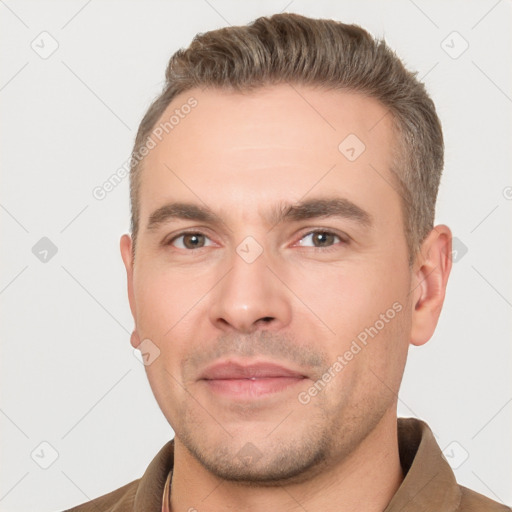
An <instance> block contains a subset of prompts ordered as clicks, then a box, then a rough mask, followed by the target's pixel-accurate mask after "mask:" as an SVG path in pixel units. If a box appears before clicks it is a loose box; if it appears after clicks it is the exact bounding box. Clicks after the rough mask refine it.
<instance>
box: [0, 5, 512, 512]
mask: <svg viewBox="0 0 512 512" xmlns="http://www.w3.org/2000/svg"><path fill="white" fill-rule="evenodd" d="M288 2H289V0H282V1H278V0H273V1H266V2H251V3H249V2H243V3H242V2H234V1H221V0H208V1H206V0H204V1H202V0H195V1H187V2H185V1H179V2H178V1H166V2H163V1H160V2H157V1H147V2H142V1H131V2H129V1H123V2H121V1H115V2H114V1H109V2H107V1H104V2H100V1H99V0H92V1H91V0H89V1H85V0H77V1H69V0H67V1H65V2H64V1H61V2H57V1H55V2H50V1H33V2H28V1H14V0H2V1H0V34H1V36H0V37H1V45H0V52H1V77H0V99H1V108H2V124H1V136H2V151H1V164H2V186H1V190H0V221H1V229H2V244H1V245H0V251H1V258H2V259H1V265H0V271H1V275H0V305H1V308H2V315H3V316H2V324H1V329H2V331H1V368H0V370H1V374H0V375H1V397H0V398H1V400H0V429H1V434H2V435H1V445H0V446H1V450H2V451H1V457H2V463H1V464H0V468H1V483H0V510H1V511H13V512H15V511H18V512H22V511H33V510H36V509H37V510H39V511H42V512H44V511H52V510H63V509H65V508H67V507H70V506H72V505H77V504H78V503H81V502H84V501H87V500H88V499H90V498H93V497H96V496H99V495H102V494H104V493H106V492H109V491H111V490H113V489H116V488H118V487H120V486H121V485H124V484H126V483H128V482H129V481H131V480H134V479H136V478H139V477H140V476H141V475H142V473H143V472H144V470H145V468H146V466H147V464H148V463H149V462H150V460H151V459H152V458H153V457H154V455H155V454H156V453H157V451H158V450H159V449H160V447H161V446H162V445H163V444H164V443H165V442H166V441H167V440H169V439H170V438H171V437H172V435H173V433H172V430H171V429H170V427H169V425H168V424H167V422H166V420H165V418H164V417H163V415H162V414H161V412H160V410H159V408H158V406H157V405H156V402H155V400H154V398H153V395H152V393H151V390H150V388H149V385H148V383H147V380H146V377H145V373H144V368H143V366H142V365H141V364H140V362H139V361H138V360H137V359H136V358H135V357H134V355H133V351H132V348H131V346H130V343H129V334H130V332H131V329H132V327H133V322H132V319H131V316H130V311H129V307H128V301H127V297H126V289H125V287H126V280H125V274H124V268H123V266H122V261H121V258H120V255H119V237H120V236H121V234H122V233H124V232H127V231H128V228H129V201H128V179H126V180H124V182H123V183H121V184H120V185H119V186H118V187H117V188H116V189H115V190H114V191H112V192H111V193H110V194H109V195H108V196H107V197H106V198H105V199H104V200H103V201H98V200H97V199H95V198H94V197H93V195H92V190H93V188H94V187H96V186H98V185H101V184H102V183H103V182H104V181H105V180H107V179H108V177H109V176H110V175H112V174H113V173H114V172H115V171H116V170H117V169H118V168H119V167H120V166H121V165H122V164H123V163H124V162H125V161H126V159H127V158H128V156H129V153H130V150H131V145H132V142H133V139H134V137H135V133H136V129H137V126H138V123H139V121H140V120H141V117H142V115H143V113H144V112H145V110H146V108H147V107H148V105H149V103H150V101H151V100H152V99H153V98H154V97H155V96H156V95H157V94H158V92H159V91H160V88H161V86H162V84H163V77H164V70H165V67H166V64H167V61H168V59H169V57H170V56H171V54H172V53H174V52H175V51H176V50H178V49H179V48H180V47H184V46H187V45H188V44H189V43H190V41H191V39H192V37H193V36H194V35H195V34H196V33H197V32H204V31H207V30H210V29H215V28H219V27H222V26H226V25H228V24H232V25H234V24H245V23H248V22H250V21H252V20H253V19H254V18H256V17H258V16H262V15H267V14H273V13H276V12H280V11H282V10H286V11H289V12H297V13H301V14H306V15H310V16H313V17H325V18H334V19H338V20H341V21H344V22H346V23H357V24H360V25H362V26H363V27H365V28H367V29H368V30H370V31H371V32H372V33H373V34H374V35H378V36H384V37H385V38H386V40H387V41H388V43H389V44H390V46H391V47H392V48H394V49H395V50H396V51H397V53H398V55H399V56H400V57H402V58H403V60H404V61H405V63H406V65H407V66H408V67H409V68H411V69H414V70H417V71H418V73H419V76H420V77H422V78H423V79H424V81H425V83H426V85H427V88H428V90H429V91H430V93H431V95H432V97H433V99H434V101H435V103H436V105H437V109H438V113H439V116H440V118H441V120H442V123H443V128H444V134H445V140H446V166H445V173H444V176H443V179H442V184H441V191H440V195H439V203H438V213H437V221H438V222H442V223H446V224H448V225H449V226H450V227H451V228H452V229H453V232H454V235H455V236H456V237H457V238H458V239H459V240H460V242H457V243H458V244H459V246H458V247H459V252H458V257H457V261H456V263H455V264H454V267H453V272H452V276H451V279H450V283H449V286H448V295H447V299H446V303H445V308H444V311H443V314H442V317H441V320H440V323H439V326H438V329H437V331H436V334H435V335H434V337H433V338H432V340H431V341H430V342H429V343H428V344H427V345H426V346H424V347H422V348H414V347H413V348H412V349H411V352H410V356H409V362H408V367H407V370H406V374H405V377H404V382H403V386H402V391H401V396H400V404H399V414H400V415H403V416H416V417H419V418H422V419H425V420H426V421H427V422H428V423H429V425H430V426H431V428H432V429H433V431H434V432H435V434H436V436H437V440H438V442H439V444H440V446H441V447H442V448H445V447H448V450H447V451H448V452H449V453H450V454H451V457H452V458H453V460H454V461H455V462H454V464H455V465H456V464H457V463H458V462H461V461H462V462H461V465H460V467H459V468H458V469H456V470H455V473H456V476H457V478H458V480H459V483H461V484H463V485H466V486H468V487H471V488H473V489H475V490H477V491H479V492H481V493H483V494H486V495H488V496H490V497H491V498H493V499H495V500H498V501H505V502H506V503H508V504H510V503H512V489H511V486H510V482H511V481H512V462H511V458H510V456H511V453H512V437H511V436H510V433H511V432H512V428H511V427H512V387H511V381H510V375H511V370H512V362H511V361H512V358H511V351H512V350H511V343H510V341H511V336H510V333H511V321H510V319H511V308H512V291H511V290H512V287H511V282H512V279H511V277H512V272H511V265H510V261H511V253H512V251H511V240H512V237H511V236H510V233H511V224H512V222H511V220H512V215H511V214H512V200H510V198H511V197H512V189H511V188H510V187H511V186H512V176H511V174H510V169H511V163H512V158H511V149H510V148H511V141H512V133H511V132H512V123H511V112H512V99H511V98H512V92H511V89H512V87H511V85H512V68H511V66H510V62H512V41H511V35H510V34H511V20H512V16H511V15H512V12H511V11H512V8H511V2H510V1H506V0H502V1H496V0H485V1H484V0H482V1H467V0H464V1H462V0H461V1H443V2H441V1H438V2H433V1H429V2H427V1H426V0H414V1H412V0H402V1H394V2H377V1H372V2H369V1H358V2H355V1H353V2H348V1H336V2H334V1H330V2H329V1H316V2H309V3H306V2H302V1H299V0H294V1H291V2H289V3H288ZM43 31H47V32H48V33H49V34H51V37H50V38H49V36H46V35H43V36H39V34H40V33H41V32H43ZM453 31H456V32H458V34H459V35H453V34H452V32H453ZM448 36H449V37H448ZM447 37H448V39H447ZM41 38H46V39H44V40H43V42H41ZM52 38H53V39H54V40H55V41H57V43H58V48H57V50H56V51H55V52H54V53H53V54H52V55H51V56H49V57H48V58H46V59H43V58H41V57H40V56H39V54H38V53H36V51H34V50H33V49H32V47H31V43H32V41H35V43H34V45H35V46H36V47H37V45H39V47H40V48H41V47H42V46H44V48H46V50H47V51H48V50H49V49H51V44H52ZM462 38H463V39H462ZM443 41H445V42H444V43H443ZM464 41H467V44H469V47H468V48H467V50H466V51H465V52H464V53H462V54H461V55H460V56H458V58H452V57H453V56H454V55H455V54H456V53H458V52H459V51H460V50H462V49H463V47H464V45H465V44H466V43H465V42H464ZM53 44H54V43H53ZM450 47H451V48H450ZM445 50H446V51H445ZM39 51H42V49H40V50H39ZM447 51H449V52H451V53H452V56H450V55H449V54H448V53H447ZM507 187H508V188H507ZM42 237H48V238H49V239H50V240H51V241H52V242H53V243H54V244H55V246H56V247H57V249H58V252H57V254H56V255H55V256H53V257H52V258H51V259H50V260H49V261H47V262H46V263H43V262H41V261H40V260H39V259H38V258H36V256H35V255H34V254H33V252H32V247H33V246H34V245H35V244H36V243H37V242H38V241H39V240H40V239H41V238H42ZM462 244H464V246H462ZM461 248H462V249H463V250H460V249H461ZM466 249H467V252H466V253H465V254H463V253H464V251H465V250H466ZM43 441H46V442H47V443H50V445H51V446H52V447H53V449H54V450H56V452H57V453H58V458H57V460H56V461H55V462H54V463H53V464H52V465H51V466H50V467H49V468H48V469H42V468H41V467H40V466H39V465H38V464H37V463H36V462H35V461H34V460H33V459H32V458H31V453H32V452H33V450H34V449H36V452H35V455H34V459H36V460H38V462H39V463H45V462H46V463H49V462H51V454H52V448H49V447H48V446H46V447H45V446H43V447H42V448H41V447H40V446H39V445H40V443H41V442H43ZM453 442H456V443H455V444H451V443H453ZM41 450H42V451H41ZM37 454H39V458H38V457H37ZM43 454H44V455H43ZM466 456H468V458H467V460H465V461H464V458H465V457H466Z"/></svg>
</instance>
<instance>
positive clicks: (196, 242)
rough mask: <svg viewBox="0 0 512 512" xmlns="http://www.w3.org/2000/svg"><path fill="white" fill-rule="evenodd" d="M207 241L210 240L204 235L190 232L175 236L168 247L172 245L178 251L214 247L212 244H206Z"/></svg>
mask: <svg viewBox="0 0 512 512" xmlns="http://www.w3.org/2000/svg"><path fill="white" fill-rule="evenodd" d="M207 240H210V239H209V238H208V237H207V236H206V235H204V234H203V233H195V232H188V233H181V234H180V235H177V236H175V237H174V238H172V239H171V240H169V242H167V244H166V245H172V246H174V247H176V248H178V249H185V250H187V249H189V250H194V249H201V248H203V247H208V246H209V245H212V244H211V243H210V244H206V241H207ZM210 242H211V240H210Z"/></svg>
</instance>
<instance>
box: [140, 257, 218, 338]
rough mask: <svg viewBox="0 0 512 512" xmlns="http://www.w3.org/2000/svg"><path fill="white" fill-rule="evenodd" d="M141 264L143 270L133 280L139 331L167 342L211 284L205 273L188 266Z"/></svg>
mask: <svg viewBox="0 0 512 512" xmlns="http://www.w3.org/2000/svg"><path fill="white" fill-rule="evenodd" d="M141 267H142V268H144V270H143V271H141V272H139V273H138V274H137V275H136V278H135V280H134V293H135V301H136V311H137V319H136V320H137V328H138V330H139V335H141V336H144V337H147V338H155V340H162V342H164V341H165V342H167V341H168V339H172V338H173V337H175V333H176V331H180V330H183V326H186V325H187V323H188V322H190V318H191V317H193V314H194V310H195V309H197V307H199V306H200V301H201V298H202V297H204V296H205V294H206V293H207V291H208V289H209V288H210V287H211V286H209V281H208V280H207V279H205V276H203V275H199V274H195V275H192V273H191V272H190V271H188V270H187V271H182V270H180V269H179V268H178V269H176V268H173V269H171V268H165V267H164V266H158V265H155V263H154V262H152V263H147V264H146V265H145V267H144V263H142V264H141Z"/></svg>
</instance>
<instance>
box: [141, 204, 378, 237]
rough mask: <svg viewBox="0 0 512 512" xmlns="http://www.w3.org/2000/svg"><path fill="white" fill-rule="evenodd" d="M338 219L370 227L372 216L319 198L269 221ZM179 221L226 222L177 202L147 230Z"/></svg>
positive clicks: (283, 207)
mask: <svg viewBox="0 0 512 512" xmlns="http://www.w3.org/2000/svg"><path fill="white" fill-rule="evenodd" d="M325 217H338V218H343V219H348V220H352V221H355V222H357V223H358V224H360V225H361V226H364V227H370V226H371V225H372V222H373V220H372V216H371V215H370V214H369V213H368V212H367V211H366V210H363V209H362V208H361V207H359V206H357V205H356V204H355V203H353V202H352V201H349V200H348V199H345V198H341V197H331V198H316V199H308V200H305V201H300V202H298V203H279V204H277V205H276V206H274V208H273V209H272V210H271V212H270V215H268V217H267V221H268V223H269V224H271V225H272V226H275V225H277V224H281V223H283V222H297V221H301V220H307V219H316V218H325ZM175 219H183V220H194V221H197V222H204V223H209V224H224V221H223V220H222V219H221V217H219V216H218V215H217V214H216V213H214V212H213V211H212V210H211V209H210V208H208V207H207V206H202V205H197V204H193V203H182V202H173V203H168V204H165V205H164V206H161V207H160V208H158V209H157V210H155V211H154V212H153V213H152V214H151V215H150V217H149V220H148V224H147V229H148V231H155V230H157V229H158V228H159V227H160V226H161V225H163V224H165V223H167V222H170V221H172V220H175Z"/></svg>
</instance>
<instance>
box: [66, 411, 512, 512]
mask: <svg viewBox="0 0 512 512" xmlns="http://www.w3.org/2000/svg"><path fill="white" fill-rule="evenodd" d="M398 444H399V450H400V462H401V464H402V468H403V470H404V474H405V478H404V480H403V482H402V485H401V486H400V487H399V489H398V491H397V492H396V494H395V495H394V496H393V498H392V500H391V501H390V503H389V504H388V506H387V507H386V509H385V511H384V512H506V511H508V512H511V510H512V509H510V508H509V507H507V506H505V505H501V504H499V503H497V502H495V501H492V500H490V499H489V498H486V497H485V496H482V495H481V494H478V493H476V492H474V491H471V490H469V489H466V488H465V487H462V486H460V485H458V484H457V482H456V481H455V476H454V474H453V471H452V469H451V467H450V466H449V464H448V463H447V462H446V459H445V458H444V457H443V454H442V452H441V450H440V448H439V446H438V445H437V443H436V441H435V439H434V435H433V434H432V431H431V430H430V428H429V427H428V425H427V424H426V423H424V422H423V421H420V420H417V419H415V418H406V419H405V418H400V419H399V420H398ZM172 467H173V442H172V441H169V442H168V443H167V444H166V445H165V446H164V447H163V448H162V449H161V450H160V451H159V452H158V454H157V456H156V457H155V458H154V459H153V460H152V461H151V463H150V465H149V466H148V468H147V470H146V472H145V473H144V476H143V477H142V478H140V479H139V480H135V481H133V482H131V483H129V484H127V485H125V486H123V487H121V488H119V489H117V490H116V491H113V492H111V493H109V494H106V495H104V496H101V497H99V498H96V499H94V500H92V501H89V502H87V503H84V504H82V505H79V506H78V507H74V508H71V509H69V511H66V512H102V511H105V512H107V511H108V512H161V510H162V497H163V490H164V485H165V481H166V479H167V475H168V474H169V471H170V470H171V469H172Z"/></svg>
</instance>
